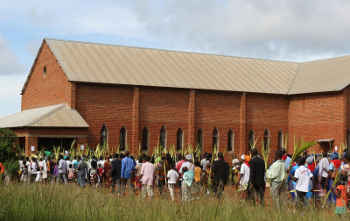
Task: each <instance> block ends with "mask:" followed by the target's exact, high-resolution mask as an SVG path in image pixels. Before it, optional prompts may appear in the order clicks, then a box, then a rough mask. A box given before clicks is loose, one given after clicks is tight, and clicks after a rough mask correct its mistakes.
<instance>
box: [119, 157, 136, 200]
mask: <svg viewBox="0 0 350 221" xmlns="http://www.w3.org/2000/svg"><path fill="white" fill-rule="evenodd" d="M135 166H136V165H135V161H134V160H133V159H131V157H130V156H129V151H126V153H125V157H124V159H123V160H122V170H121V178H122V193H123V194H125V192H126V185H129V187H130V189H134V188H133V184H132V182H131V176H132V173H133V171H134V169H135Z"/></svg>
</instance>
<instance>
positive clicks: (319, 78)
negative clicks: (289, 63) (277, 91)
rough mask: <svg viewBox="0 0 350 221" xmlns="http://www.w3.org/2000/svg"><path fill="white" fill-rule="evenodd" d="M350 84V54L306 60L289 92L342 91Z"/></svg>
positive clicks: (301, 65)
mask: <svg viewBox="0 0 350 221" xmlns="http://www.w3.org/2000/svg"><path fill="white" fill-rule="evenodd" d="M349 84H350V56H343V57H338V58H331V59H325V60H317V61H310V62H304V63H301V64H300V65H299V70H298V72H297V74H296V78H295V81H294V83H293V84H292V87H291V89H290V91H289V92H288V94H290V95H292V94H305V93H313V92H328V91H341V90H343V89H344V88H345V87H347V86H348V85H349Z"/></svg>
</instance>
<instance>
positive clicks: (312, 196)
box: [19, 149, 350, 214]
mask: <svg viewBox="0 0 350 221" xmlns="http://www.w3.org/2000/svg"><path fill="white" fill-rule="evenodd" d="M19 164H20V181H21V182H42V183H49V182H59V183H64V184H67V183H77V184H78V185H80V186H81V187H85V186H86V185H92V186H96V187H108V188H111V191H112V192H113V193H117V194H118V195H121V196H122V195H125V194H126V192H129V193H133V194H139V193H140V195H141V196H142V197H143V198H146V197H149V198H152V197H153V195H154V191H157V194H159V195H163V194H165V193H169V198H170V199H171V200H175V199H176V198H177V196H176V195H177V193H180V194H179V195H180V197H179V198H181V200H183V201H190V200H193V199H196V198H198V197H200V196H202V195H203V194H211V193H213V194H214V195H215V196H216V197H218V198H220V197H221V196H222V194H223V192H224V187H225V185H226V184H228V183H229V180H230V181H231V184H232V185H233V188H234V189H235V190H237V191H238V192H239V193H240V194H241V195H242V196H241V197H242V199H246V200H251V201H252V202H253V203H260V204H261V205H264V202H265V199H264V195H265V189H266V186H269V189H270V195H271V198H272V200H273V204H274V206H276V207H277V208H281V205H283V203H284V202H285V201H289V202H296V203H295V204H296V206H302V207H303V206H306V205H308V204H309V203H310V202H320V199H327V202H328V203H330V204H335V205H336V208H337V209H336V213H337V214H343V213H345V212H346V211H347V208H348V207H349V203H348V202H349V201H348V197H349V196H350V152H348V151H344V153H341V154H339V153H337V152H327V151H324V152H323V153H322V154H307V152H304V154H303V155H302V156H299V157H297V158H296V159H293V160H292V157H291V156H290V155H289V154H287V153H286V152H285V151H284V150H282V149H279V150H277V151H276V152H275V160H274V161H273V163H272V164H271V165H270V166H269V167H268V168H265V165H267V164H265V161H264V159H263V157H261V155H260V154H259V153H258V151H257V149H252V150H251V151H250V153H249V154H244V155H242V156H241V157H240V158H239V159H233V160H232V165H231V166H230V165H229V164H228V163H227V162H226V161H225V160H224V155H223V154H222V153H221V152H219V153H217V154H215V156H214V157H213V156H212V155H211V154H209V153H205V154H203V156H202V157H201V158H200V159H197V158H195V157H194V156H193V155H192V154H187V155H185V156H182V155H180V154H179V155H177V156H176V157H171V156H170V154H164V155H162V156H158V157H150V156H147V155H145V154H144V155H141V156H140V157H138V159H135V158H134V157H133V156H131V155H130V154H129V152H127V151H126V152H125V153H120V154H114V155H112V156H108V157H100V158H99V159H97V158H96V157H92V158H91V159H87V158H86V157H84V156H82V157H74V158H71V157H70V156H69V153H67V154H62V155H60V156H59V157H58V159H57V160H56V159H51V158H50V157H49V156H46V157H43V158H40V159H37V158H35V157H32V158H26V159H21V160H20V161H19ZM230 178H231V179H230ZM266 183H268V185H266ZM177 190H178V191H177ZM284 196H288V197H287V198H283V197H284Z"/></svg>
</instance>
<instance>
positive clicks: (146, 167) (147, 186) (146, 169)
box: [141, 156, 155, 198]
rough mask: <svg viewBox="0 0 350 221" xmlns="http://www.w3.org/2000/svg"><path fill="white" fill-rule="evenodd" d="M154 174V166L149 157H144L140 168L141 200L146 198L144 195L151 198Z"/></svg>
mask: <svg viewBox="0 0 350 221" xmlns="http://www.w3.org/2000/svg"><path fill="white" fill-rule="evenodd" d="M154 173H155V166H154V165H153V164H152V163H151V162H150V157H149V156H145V159H144V162H143V163H142V166H141V182H142V198H146V195H148V197H149V198H152V197H153V181H154ZM146 193H147V194H146Z"/></svg>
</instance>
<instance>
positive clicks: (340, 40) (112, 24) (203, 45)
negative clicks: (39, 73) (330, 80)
mask: <svg viewBox="0 0 350 221" xmlns="http://www.w3.org/2000/svg"><path fill="white" fill-rule="evenodd" d="M13 2H15V1H11V2H10V1H9V2H8V3H7V4H6V3H5V6H0V7H3V8H4V9H5V10H1V8H0V14H1V12H3V13H5V14H7V16H8V18H11V19H13V18H15V17H14V16H18V15H20V16H22V17H23V16H24V19H23V20H24V21H26V22H27V23H28V24H30V25H32V26H34V27H41V28H44V29H45V30H47V32H48V33H50V34H52V35H55V34H57V35H60V36H62V35H63V36H64V37H65V38H67V39H70V37H69V36H71V35H79V36H84V35H104V36H109V37H110V39H113V37H114V38H115V37H119V38H124V39H129V38H130V39H138V40H139V41H142V42H153V43H154V44H156V45H160V46H161V47H165V48H172V49H180V50H195V51H203V52H214V53H223V54H230V55H238V56H240V55H241V56H252V57H263V58H274V59H287V60H288V59H291V60H303V59H310V58H317V57H327V56H336V55H343V54H345V53H349V51H350V45H349V44H348V43H347V39H349V37H350V14H349V13H348V12H349V11H350V1H345V0H339V1H319V0H308V1H305V0H293V1H290V0H281V1H275V0H265V1H261V0H254V1H245V0H232V1H213V0H187V1H178V0H154V1H144V0H134V1H127V2H124V1H103V2H96V1H70V0H62V1H61V2H57V4H53V3H52V2H45V1H39V0H33V1H30V2H24V3H23V5H22V7H20V8H18V7H17V6H16V5H15V4H14V3H13ZM11 11H12V14H11ZM11 15H13V16H12V17H11ZM50 37H55V36H50ZM78 40H79V39H78ZM145 46H148V45H145Z"/></svg>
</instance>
